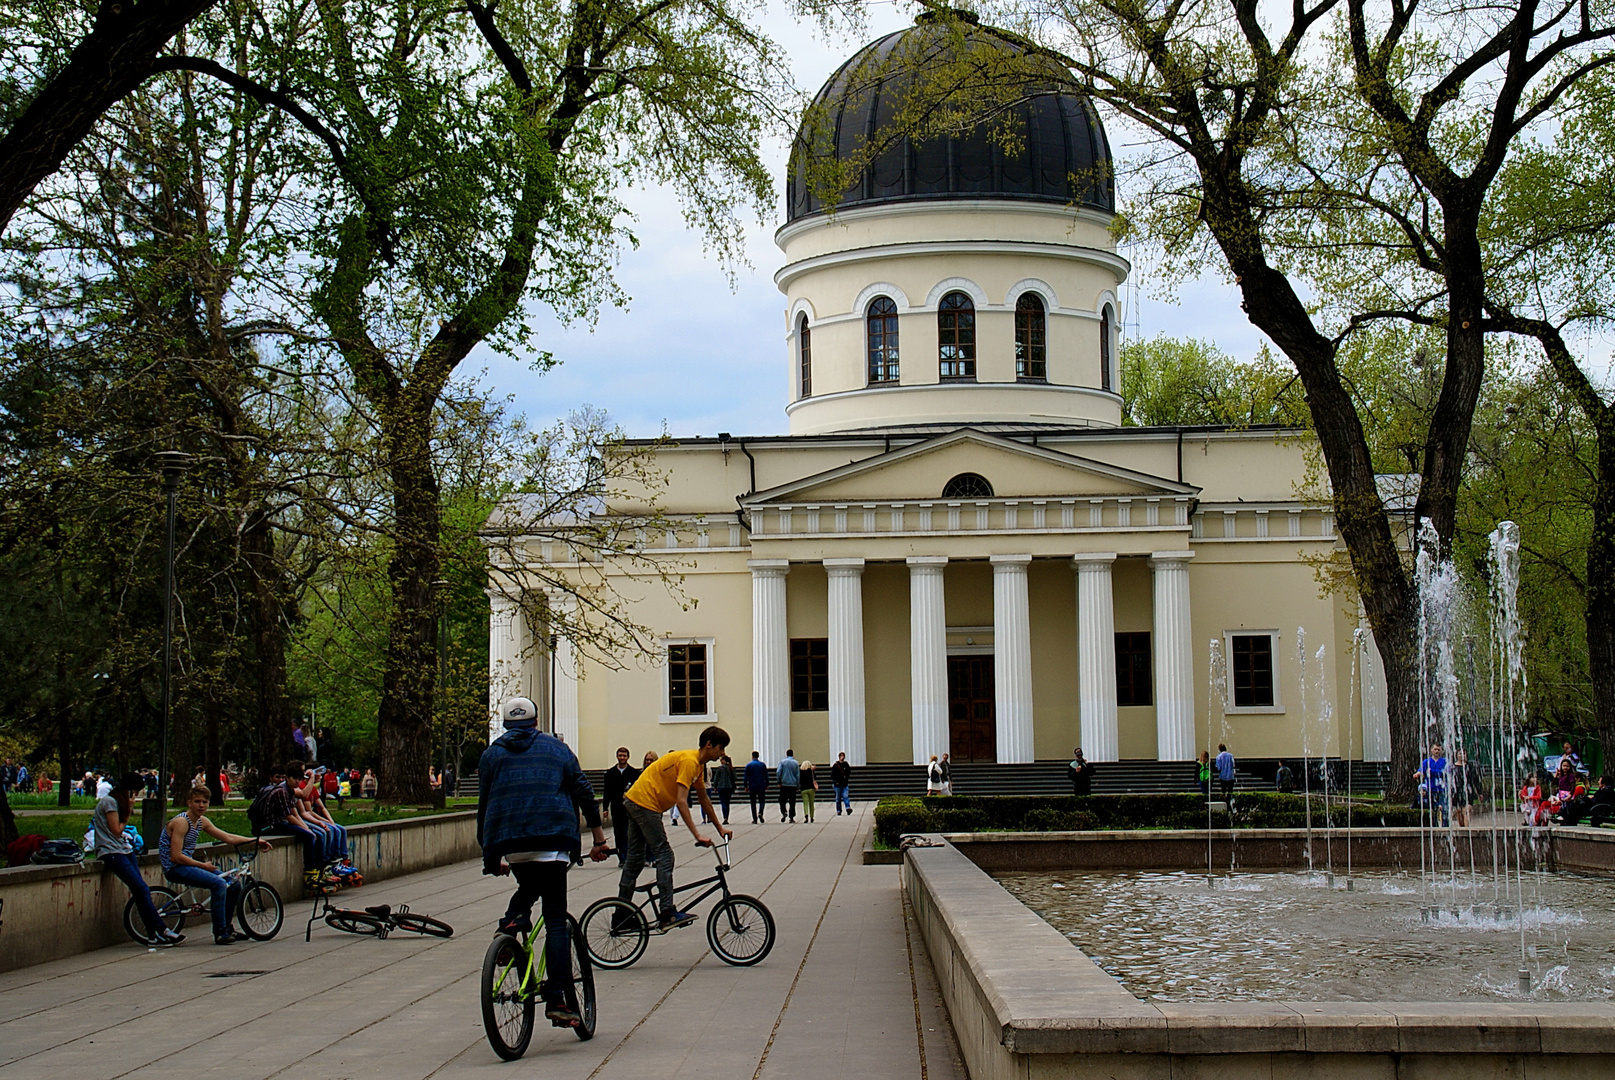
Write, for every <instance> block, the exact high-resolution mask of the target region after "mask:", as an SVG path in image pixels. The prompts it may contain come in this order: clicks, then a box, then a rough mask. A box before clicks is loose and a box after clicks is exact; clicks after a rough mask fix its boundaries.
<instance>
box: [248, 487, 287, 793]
mask: <svg viewBox="0 0 1615 1080" xmlns="http://www.w3.org/2000/svg"><path fill="white" fill-rule="evenodd" d="M241 554H242V557H243V560H244V561H245V562H246V564H247V568H248V572H249V573H250V574H251V575H252V633H253V638H254V645H255V649H254V651H255V652H256V653H257V665H258V723H257V739H256V740H255V741H256V744H257V756H258V761H257V768H258V781H259V782H260V783H262V782H263V781H264V780H265V779H266V778H267V777H268V776H269V770H270V769H271V768H273V766H274V765H275V763H276V762H283V761H285V760H286V759H288V758H289V757H291V756H292V750H293V744H292V722H291V715H290V713H289V711H288V709H287V707H286V624H285V619H284V609H283V605H282V601H281V592H280V574H279V569H278V568H277V566H276V564H275V534H274V531H273V529H272V527H271V524H270V521H269V515H268V513H267V512H266V511H265V510H264V508H262V507H259V508H258V510H257V511H255V512H254V514H253V516H252V518H251V520H250V521H249V522H248V524H247V528H246V530H245V532H244V533H243V535H242V537H241Z"/></svg>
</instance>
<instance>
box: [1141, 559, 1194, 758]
mask: <svg viewBox="0 0 1615 1080" xmlns="http://www.w3.org/2000/svg"><path fill="white" fill-rule="evenodd" d="M1192 558H1194V552H1192V551H1157V552H1155V553H1153V554H1152V555H1151V556H1150V569H1152V570H1153V571H1154V572H1155V574H1154V578H1155V634H1154V639H1155V641H1154V643H1155V759H1156V760H1157V761H1193V760H1194V758H1195V737H1194V652H1193V633H1192V630H1191V628H1190V625H1189V560H1190V559H1192Z"/></svg>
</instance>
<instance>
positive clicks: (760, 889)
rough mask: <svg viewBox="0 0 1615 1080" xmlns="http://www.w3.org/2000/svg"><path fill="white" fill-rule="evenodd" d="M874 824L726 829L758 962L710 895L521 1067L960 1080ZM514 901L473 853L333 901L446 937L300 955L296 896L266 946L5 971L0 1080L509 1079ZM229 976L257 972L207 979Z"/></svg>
mask: <svg viewBox="0 0 1615 1080" xmlns="http://www.w3.org/2000/svg"><path fill="white" fill-rule="evenodd" d="M869 811H870V808H869V807H860V808H859V810H858V812H857V813H856V814H855V815H853V816H851V817H840V818H838V817H836V816H834V815H831V816H830V817H829V818H827V819H826V818H823V817H822V816H821V818H820V820H819V821H817V822H815V823H814V824H812V825H808V824H806V823H802V824H798V825H795V826H791V825H779V824H776V823H774V822H772V821H770V822H769V823H768V824H765V825H761V826H752V825H744V824H737V825H736V832H737V841H736V843H735V845H734V852H733V856H732V857H733V860H734V868H733V870H732V871H731V873H730V883H731V888H732V889H733V890H734V891H736V892H743V893H748V894H751V895H754V896H757V897H759V898H761V899H762V900H763V901H764V902H765V903H766V904H767V905H768V907H769V909H770V910H771V912H772V913H773V915H774V918H775V922H776V927H777V932H778V936H777V939H776V942H775V946H774V950H773V952H772V953H771V954H770V955H769V957H768V958H767V959H766V960H764V961H763V962H762V963H761V964H759V965H757V966H755V967H750V968H736V967H730V966H729V965H727V964H724V963H722V962H721V961H719V960H718V959H717V958H716V957H715V956H713V955H712V954H711V953H710V952H709V951H708V949H707V943H706V932H705V915H706V913H707V912H708V911H710V909H711V906H712V900H710V899H709V900H707V901H705V902H704V903H702V904H701V905H700V906H699V908H698V911H699V914H700V915H701V916H702V918H701V920H700V921H699V922H697V923H696V925H694V926H691V927H688V928H685V929H681V930H677V931H674V932H672V933H670V934H667V935H664V936H657V937H653V938H652V940H651V944H650V947H649V949H648V950H647V951H646V954H645V956H644V957H643V958H642V959H641V960H640V961H639V962H638V963H637V964H636V965H635V966H634V967H632V968H630V969H628V970H627V971H618V972H613V971H604V970H601V971H597V972H596V984H597V989H598V994H599V1000H600V1022H599V1031H598V1033H597V1036H596V1038H595V1039H594V1040H592V1041H590V1042H581V1041H579V1040H578V1039H577V1038H576V1037H575V1036H573V1035H572V1034H571V1033H570V1032H565V1031H558V1030H555V1029H553V1028H550V1027H547V1026H545V1025H544V1023H543V1021H542V1019H540V1021H539V1027H538V1029H537V1030H536V1031H535V1032H534V1036H533V1043H532V1046H531V1048H530V1049H529V1051H528V1054H527V1057H526V1059H525V1061H524V1066H523V1067H526V1068H535V1067H536V1068H542V1069H543V1071H544V1074H545V1076H547V1077H549V1076H553V1077H556V1078H577V1080H618V1078H622V1080H628V1078H633V1080H639V1078H640V1077H642V1076H644V1075H645V1074H646V1073H647V1072H648V1071H649V1072H654V1074H655V1075H657V1076H658V1077H674V1078H678V1077H688V1078H691V1080H694V1078H697V1077H699V1078H701V1080H711V1078H712V1077H724V1078H729V1077H734V1078H739V1080H743V1078H746V1077H754V1078H757V1080H763V1078H766V1080H793V1078H796V1077H804V1078H805V1077H808V1076H812V1077H814V1078H815V1080H817V1078H820V1077H832V1078H834V1077H849V1078H850V1077H860V1078H861V1077H870V1076H880V1077H893V1078H902V1080H908V1078H915V1080H933V1078H934V1080H961V1078H963V1077H965V1071H964V1068H963V1066H962V1064H960V1063H959V1060H958V1052H957V1048H956V1047H955V1046H954V1043H953V1037H952V1032H951V1029H949V1027H948V1025H947V1018H946V1013H945V1011H944V1010H943V1009H942V1007H941V1000H940V995H939V993H938V991H937V989H936V983H935V978H934V975H933V974H932V970H931V965H930V963H929V960H928V958H927V957H926V956H925V953H924V949H923V946H922V945H921V944H920V943H919V941H918V938H917V935H911V933H910V928H909V926H908V925H907V924H906V923H905V919H904V915H903V902H902V896H901V887H900V881H899V875H898V868H896V867H866V866H863V865H862V864H861V861H860V856H861V849H862V846H863V840H864V835H865V833H866V831H867V829H868V826H869V820H870V819H869ZM675 843H676V844H677V845H678V847H677V853H678V859H679V863H680V866H679V872H678V875H677V876H678V880H679V881H681V882H682V881H688V880H693V879H694V878H696V877H703V876H706V875H708V874H710V873H711V869H710V867H711V861H710V860H711V855H710V854H709V853H706V852H699V851H697V850H696V849H694V848H693V847H691V846H690V844H689V842H688V840H687V839H684V840H676V841H675ZM641 880H642V881H644V880H649V876H648V874H647V875H644V876H642V879H641ZM616 885H617V868H616V864H615V863H614V862H608V863H604V864H601V865H598V866H587V867H584V868H582V869H576V870H574V871H573V874H572V880H571V895H572V906H573V909H574V911H577V912H581V911H582V909H583V908H584V907H585V906H586V905H587V904H589V903H590V902H592V901H593V900H595V899H598V898H599V897H602V896H607V895H611V894H613V893H615V891H616ZM510 889H511V884H510V881H509V879H494V878H488V877H484V876H482V875H481V873H480V866H479V865H478V864H477V863H474V862H473V863H463V864H459V865H456V866H452V867H441V868H438V869H436V870H431V871H426V872H423V873H420V874H414V875H410V876H408V877H404V878H398V879H394V880H391V881H386V882H378V883H376V884H374V885H371V886H367V887H366V888H364V889H363V890H360V891H358V892H355V893H350V894H345V895H344V896H343V897H341V898H340V899H339V903H340V904H342V905H346V906H352V907H359V906H364V905H368V904H377V903H390V904H395V905H396V904H399V903H408V904H410V905H411V906H412V907H413V908H414V909H415V910H418V911H422V912H426V913H429V914H432V915H436V916H438V917H440V918H444V919H446V920H447V921H448V922H449V923H450V924H452V925H453V926H454V927H455V930H456V933H455V936H454V937H453V938H452V939H449V940H447V941H441V940H435V939H415V938H413V937H412V936H407V935H398V936H394V937H392V938H390V939H389V940H387V941H376V940H373V939H369V938H357V937H352V936H349V935H345V934H341V933H338V932H337V931H334V930H332V929H330V928H329V927H327V926H325V925H324V924H323V923H320V922H317V923H316V924H315V927H314V931H313V940H312V941H311V942H310V943H308V944H305V943H304V941H303V927H304V923H305V921H306V920H307V918H308V914H309V911H310V905H309V903H308V902H299V903H297V904H296V905H294V906H291V907H289V908H288V909H287V917H286V925H285V927H284V929H283V930H282V931H281V933H280V936H279V937H277V938H276V939H275V940H274V941H271V942H267V943H260V944H252V945H244V946H239V947H233V948H228V949H221V948H216V947H215V946H213V945H212V944H211V943H210V941H209V935H208V927H207V926H205V925H204V926H201V927H192V928H190V929H191V930H192V931H193V934H194V936H193V938H192V940H191V942H188V943H187V944H186V945H185V946H182V947H180V948H178V949H168V950H157V951H148V950H145V949H141V948H139V947H137V946H135V945H133V944H132V943H131V944H129V945H124V946H115V947H112V948H107V949H102V950H99V951H97V952H93V953H87V954H84V955H82V956H77V957H70V958H67V959H64V960H59V961H53V962H51V963H49V964H42V965H39V966H37V967H34V968H26V969H23V970H20V971H14V972H8V973H6V974H4V975H0V1080H11V1078H12V1077H18V1078H23V1077H26V1078H34V1077H46V1076H57V1075H94V1076H96V1077H97V1078H98V1080H100V1078H102V1077H106V1078H109V1080H110V1078H118V1077H139V1078H147V1077H150V1078H152V1080H156V1078H158V1077H164V1078H167V1077H173V1076H186V1077H215V1076H216V1077H229V1078H230V1080H258V1078H264V1080H267V1078H271V1077H288V1076H296V1077H298V1078H305V1077H308V1076H318V1077H322V1078H327V1077H329V1078H340V1080H368V1078H372V1077H374V1078H386V1080H414V1078H419V1080H427V1078H432V1080H457V1078H471V1077H498V1076H509V1075H512V1070H511V1068H510V1067H507V1066H505V1065H504V1064H503V1063H501V1062H500V1061H499V1060H498V1058H496V1057H495V1056H494V1054H493V1052H492V1051H491V1050H490V1049H489V1048H488V1046H487V1043H486V1041H485V1039H484V1037H483V1033H482V1021H481V1015H480V1012H479V1007H478V1004H477V999H476V981H477V977H478V974H479V973H480V970H481V963H482V954H483V950H484V949H485V948H486V945H487V941H488V936H489V932H490V931H491V929H492V927H493V924H494V922H495V920H496V919H497V917H498V915H499V913H500V912H501V911H503V909H504V904H505V901H506V899H507V898H508V896H509V893H510ZM911 937H912V940H911ZM911 953H912V956H913V964H912V974H911V965H910V954H911ZM231 970H234V971H264V972H266V974H263V975H258V976H252V977H235V978H225V979H209V978H206V977H205V976H206V975H207V974H208V973H216V972H222V971H231ZM922 1040H923V1043H922ZM922 1045H923V1047H924V1052H925V1053H924V1060H925V1062H926V1067H925V1069H924V1071H923V1072H922V1070H921V1066H920V1061H921V1053H920V1050H921V1046H922Z"/></svg>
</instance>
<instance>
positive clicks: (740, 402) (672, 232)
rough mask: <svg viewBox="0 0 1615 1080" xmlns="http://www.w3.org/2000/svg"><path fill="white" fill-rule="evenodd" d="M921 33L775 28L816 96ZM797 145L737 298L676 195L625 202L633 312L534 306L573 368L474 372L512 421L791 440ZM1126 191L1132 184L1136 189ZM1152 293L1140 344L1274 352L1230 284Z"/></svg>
mask: <svg viewBox="0 0 1615 1080" xmlns="http://www.w3.org/2000/svg"><path fill="white" fill-rule="evenodd" d="M912 21H913V14H912V11H911V10H910V9H909V7H908V6H907V5H900V4H893V3H875V4H872V5H870V7H869V18H868V25H867V27H866V29H865V30H864V31H863V32H862V33H859V34H857V35H854V36H841V37H839V38H838V39H837V40H832V41H827V40H826V39H825V38H824V36H823V35H822V34H821V33H820V32H819V31H818V30H817V28H815V27H811V26H807V25H803V24H799V23H797V22H796V20H795V19H794V18H792V17H791V16H790V15H789V14H787V13H786V12H784V10H783V9H782V8H779V7H778V6H777V5H776V8H775V9H773V10H771V11H770V14H769V16H768V17H767V19H766V20H765V28H766V29H767V31H768V32H769V33H770V34H771V35H772V36H773V37H774V38H775V40H776V41H778V42H780V43H781V44H782V45H783V46H784V47H785V48H786V49H787V50H788V51H789V53H790V56H791V59H792V62H793V66H794V77H795V79H796V81H797V83H798V84H799V85H800V86H802V87H805V88H806V89H808V90H809V91H813V90H817V89H818V87H819V86H820V85H822V84H823V83H824V81H825V80H826V79H828V78H829V76H830V74H831V73H832V72H833V71H834V70H835V69H836V68H837V67H839V66H840V64H841V63H842V62H843V61H844V60H845V59H846V58H847V57H848V56H850V55H851V54H852V53H853V52H854V51H856V50H857V49H858V48H859V47H860V46H861V45H862V44H863V43H864V42H865V41H870V40H873V39H875V38H877V37H879V36H881V35H883V34H886V33H889V32H891V31H893V30H898V29H901V28H902V27H904V26H907V25H909V24H910V23H911V22H912ZM1113 130H1114V129H1113ZM789 134H790V133H788V132H780V133H778V134H777V135H776V136H775V137H774V138H772V139H770V141H769V142H768V144H767V145H766V148H765V150H766V158H765V160H767V161H768V162H769V164H770V167H771V169H772V171H773V174H774V176H775V178H776V179H775V183H776V187H777V188H778V189H779V192H780V194H779V196H778V198H777V199H776V208H775V212H774V214H773V220H770V221H769V222H767V223H766V224H765V225H761V226H759V225H757V224H756V222H755V218H753V219H752V220H751V227H750V228H748V230H747V245H746V252H747V258H748V261H749V262H750V264H751V265H750V266H737V267H734V268H733V271H734V281H733V285H732V287H731V282H730V279H729V276H728V274H727V273H726V272H725V268H724V267H723V266H722V265H720V264H719V262H718V261H717V260H716V258H715V257H714V256H712V255H711V254H709V253H708V252H707V251H706V250H704V248H703V245H702V238H701V236H700V235H699V234H698V233H696V232H693V231H691V230H689V229H687V228H685V227H684V224H683V218H682V216H681V215H680V213H679V207H678V200H677V198H676V196H675V195H674V194H673V193H672V192H671V191H668V190H665V189H659V188H651V189H634V190H631V191H630V192H628V193H627V194H626V196H625V197H624V202H625V203H626V204H627V206H628V207H629V208H630V210H631V211H632V212H633V213H634V215H635V218H636V220H634V221H633V222H632V228H633V231H634V232H635V234H636V235H637V236H638V238H639V241H640V243H639V247H638V248H637V249H633V250H626V251H624V253H623V255H622V259H621V262H620V264H619V266H618V270H617V280H618V282H619V284H620V285H621V286H622V288H623V290H624V291H625V292H626V293H627V294H628V296H629V297H630V298H631V300H630V303H629V305H628V307H627V308H626V309H618V308H612V309H608V310H605V311H602V312H601V313H600V316H599V318H598V320H597V321H596V322H595V323H594V324H593V325H587V324H578V325H572V326H565V325H562V324H560V323H559V322H557V320H556V319H555V318H554V316H553V315H551V314H550V313H549V312H548V311H547V310H545V309H542V308H538V307H535V308H533V309H532V310H531V312H530V323H531V325H532V327H533V331H534V333H533V337H532V342H533V344H534V346H535V348H539V349H545V350H548V351H549V352H551V353H553V354H554V356H555V358H556V359H557V360H558V361H560V363H559V364H558V366H556V367H554V368H551V369H550V370H549V371H547V372H544V373H542V374H540V373H537V372H534V371H533V370H532V368H531V360H530V359H523V358H519V357H517V358H507V357H500V356H495V355H493V354H491V353H489V352H486V351H484V352H483V353H481V354H480V355H474V356H473V357H472V358H471V361H472V362H471V363H470V364H468V365H467V367H468V368H471V369H472V370H473V371H475V370H476V368H477V366H478V363H479V362H480V365H481V368H482V369H483V374H482V382H483V385H484V386H485V387H486V388H488V389H489V390H491V391H492V392H493V393H494V394H495V395H497V396H501V397H503V396H508V397H509V398H510V401H511V405H512V407H513V409H514V410H515V411H516V412H518V413H521V414H524V415H525V416H526V417H527V419H528V421H529V423H530V424H532V425H534V426H535V427H542V426H546V425H548V424H550V423H552V422H553V421H555V420H557V419H560V418H563V417H565V416H566V415H567V414H569V413H571V412H573V411H575V410H577V409H579V408H581V407H583V406H591V407H593V408H597V409H602V410H604V411H605V412H606V413H607V414H608V415H609V416H610V417H611V418H612V420H613V421H615V422H616V423H617V424H618V425H620V426H621V427H622V429H623V430H624V432H625V433H626V434H628V435H630V436H634V437H648V436H655V435H658V434H660V433H661V432H662V431H663V430H666V431H667V432H668V433H669V434H671V435H674V436H679V437H691V436H696V435H707V436H711V435H716V434H717V433H718V432H720V431H728V432H733V433H734V434H736V435H742V434H744V435H775V434H783V433H785V431H786V430H787V421H786V416H785V405H786V403H787V402H788V401H789V392H790V366H789V353H788V350H787V345H786V325H785V298H784V295H783V294H782V293H781V292H780V291H779V289H778V288H776V287H775V285H774V280H773V278H774V273H775V271H777V270H778V269H779V268H780V266H781V265H783V263H784V256H783V254H782V253H781V251H780V250H779V248H778V247H776V246H775V244H774V230H775V229H776V228H778V227H779V225H780V224H782V223H783V221H784V196H783V186H784V185H783V179H784V175H785V164H786V153H787V147H788V145H789V144H788V137H789ZM1118 152H1119V153H1125V149H1124V148H1118ZM1121 180H1122V183H1123V184H1125V177H1122V178H1121ZM1150 292H1151V289H1150V287H1149V285H1148V283H1147V282H1145V283H1143V284H1142V285H1140V284H1139V283H1138V281H1137V278H1136V276H1135V281H1134V283H1133V284H1131V285H1130V286H1129V287H1126V288H1124V290H1123V296H1122V301H1123V305H1124V307H1125V309H1126V310H1125V312H1124V320H1123V330H1124V333H1125V334H1127V335H1128V336H1131V337H1135V338H1136V337H1138V336H1140V335H1142V336H1143V337H1153V336H1155V335H1156V334H1162V333H1164V334H1168V335H1171V336H1174V337H1197V338H1201V339H1210V340H1212V341H1214V342H1216V343H1217V345H1218V346H1219V347H1220V348H1222V350H1223V351H1224V352H1227V353H1229V354H1230V355H1233V356H1236V357H1240V358H1249V357H1252V356H1254V355H1255V353H1256V350H1257V348H1258V347H1259V345H1260V343H1261V341H1262V340H1263V338H1262V335H1261V334H1260V333H1259V332H1258V331H1257V330H1256V329H1255V328H1254V327H1252V326H1251V325H1250V324H1249V322H1247V321H1246V319H1245V316H1244V313H1243V312H1242V311H1240V309H1239V302H1238V299H1237V297H1236V295H1235V293H1234V290H1233V288H1232V287H1231V286H1228V285H1226V284H1224V283H1223V282H1221V281H1220V280H1217V279H1202V280H1200V281H1195V282H1188V283H1184V284H1181V285H1179V286H1178V288H1177V289H1176V290H1175V296H1174V300H1173V302H1171V303H1166V302H1162V301H1161V300H1159V299H1153V298H1152V297H1151V296H1150Z"/></svg>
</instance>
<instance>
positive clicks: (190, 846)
mask: <svg viewBox="0 0 1615 1080" xmlns="http://www.w3.org/2000/svg"><path fill="white" fill-rule="evenodd" d="M212 801H213V794H212V792H210V791H208V789H207V788H205V787H200V786H198V787H193V788H191V794H190V796H189V797H188V798H187V799H186V800H185V812H184V813H183V814H175V815H174V819H173V820H172V821H170V822H169V823H168V825H167V827H165V828H164V829H163V835H162V836H160V837H158V839H157V854H158V857H159V858H160V859H161V860H162V864H163V876H164V877H165V878H167V879H168V880H169V881H174V882H178V883H179V884H181V885H195V886H197V887H199V888H203V889H207V890H209V891H210V892H212V894H213V903H212V904H210V905H209V908H210V909H211V911H212V914H213V944H215V945H234V944H235V943H236V942H237V941H238V940H240V935H238V934H236V933H235V932H234V931H232V930H231V929H230V916H231V914H232V913H233V912H234V911H235V906H236V901H237V900H238V899H239V898H240V893H241V885H240V883H239V882H237V881H235V880H233V879H226V878H223V877H220V876H219V867H218V865H217V864H216V863H211V862H207V861H205V860H203V859H198V858H196V838H197V836H198V835H199V834H201V833H204V832H205V833H207V834H208V835H209V836H211V837H213V839H215V840H218V841H221V842H223V843H226V844H250V843H253V842H254V841H253V839H252V837H250V836H237V835H236V834H235V833H228V832H225V831H224V830H223V829H221V828H219V827H218V826H217V825H215V824H213V822H211V821H209V820H208V819H207V817H206V814H207V808H208V804H209V803H211V802H212ZM257 844H258V850H260V851H268V850H269V841H268V840H258V841H257Z"/></svg>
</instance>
